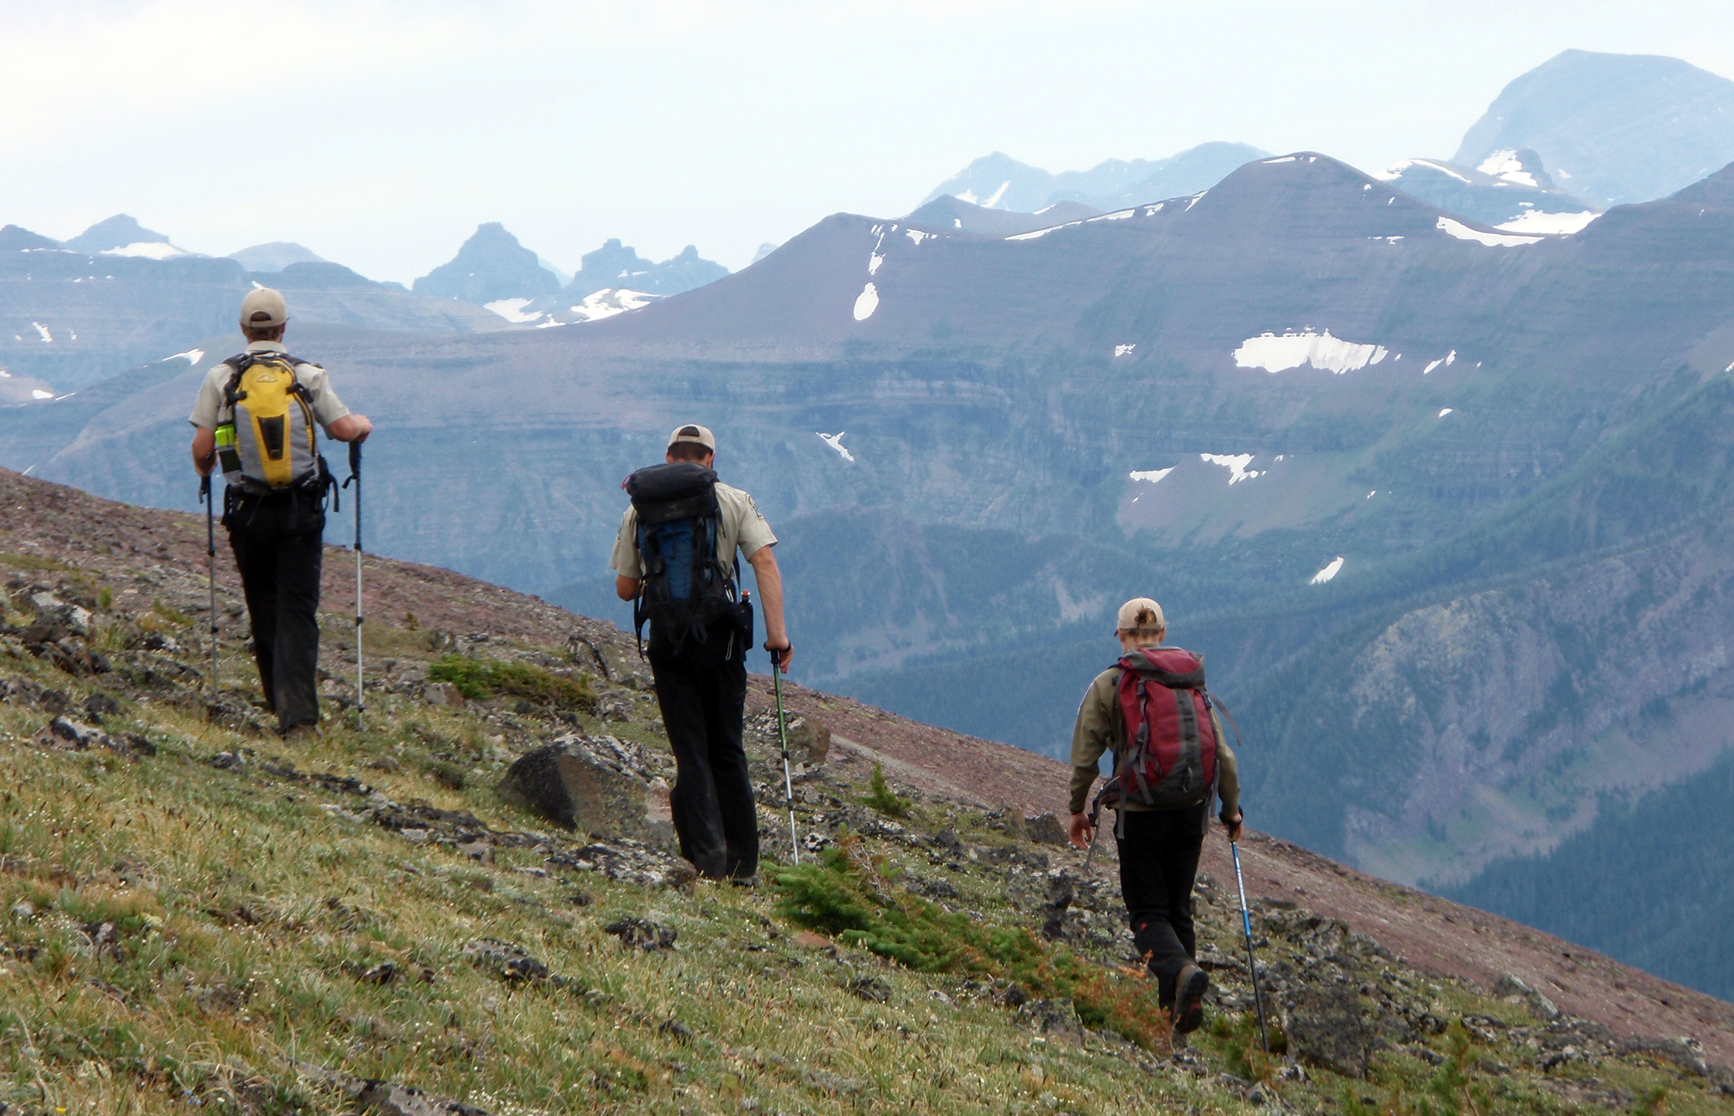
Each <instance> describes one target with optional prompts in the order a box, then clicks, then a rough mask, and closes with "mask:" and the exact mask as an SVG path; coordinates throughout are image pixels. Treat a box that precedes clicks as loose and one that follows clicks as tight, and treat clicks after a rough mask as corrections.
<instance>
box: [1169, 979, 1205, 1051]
mask: <svg viewBox="0 0 1734 1116" xmlns="http://www.w3.org/2000/svg"><path fill="white" fill-rule="evenodd" d="M1208 991H1210V977H1208V976H1206V975H1205V972H1204V970H1203V969H1200V968H1199V967H1198V966H1197V965H1193V964H1191V963H1188V964H1186V965H1184V966H1182V967H1181V969H1180V972H1179V974H1178V975H1177V976H1175V978H1174V1029H1175V1031H1177V1032H1179V1033H1180V1034H1183V1035H1187V1034H1191V1033H1192V1032H1193V1031H1196V1030H1197V1029H1198V1028H1199V1026H1200V1025H1201V1024H1202V1023H1203V1022H1204V994H1205V993H1206V992H1208Z"/></svg>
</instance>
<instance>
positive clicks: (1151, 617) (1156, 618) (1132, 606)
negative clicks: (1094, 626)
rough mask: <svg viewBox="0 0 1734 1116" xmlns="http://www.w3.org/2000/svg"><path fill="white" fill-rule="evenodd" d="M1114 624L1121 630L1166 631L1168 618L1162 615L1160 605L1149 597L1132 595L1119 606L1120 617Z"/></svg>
mask: <svg viewBox="0 0 1734 1116" xmlns="http://www.w3.org/2000/svg"><path fill="white" fill-rule="evenodd" d="M1140 620H1142V621H1143V623H1139V621H1140ZM1114 626H1115V627H1117V628H1119V629H1120V630H1121V631H1123V632H1132V631H1151V630H1159V631H1167V630H1168V618H1167V617H1166V616H1164V615H1162V606H1161V605H1159V604H1157V603H1156V602H1155V601H1153V600H1151V599H1150V598H1149V597H1133V598H1132V599H1131V600H1129V601H1127V602H1126V603H1125V604H1123V605H1121V606H1120V617H1119V619H1118V620H1117V621H1116V622H1115V624H1114Z"/></svg>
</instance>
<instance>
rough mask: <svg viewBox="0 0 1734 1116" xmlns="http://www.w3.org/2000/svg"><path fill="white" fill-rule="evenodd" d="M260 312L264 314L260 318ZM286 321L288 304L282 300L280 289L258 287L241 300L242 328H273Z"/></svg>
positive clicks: (287, 319) (287, 318)
mask: <svg viewBox="0 0 1734 1116" xmlns="http://www.w3.org/2000/svg"><path fill="white" fill-rule="evenodd" d="M261 314H264V315H266V316H265V317H263V318H261V317H260V316H259V315H261ZM288 321H289V304H288V303H287V302H284V301H283V292H282V291H274V290H272V289H271V288H270V287H258V288H256V289H254V290H251V291H248V292H247V297H246V298H243V299H242V300H241V328H242V329H274V328H275V327H277V326H280V325H284V324H286V323H287V322H288Z"/></svg>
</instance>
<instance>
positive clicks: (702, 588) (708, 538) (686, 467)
mask: <svg viewBox="0 0 1734 1116" xmlns="http://www.w3.org/2000/svg"><path fill="white" fill-rule="evenodd" d="M626 494H627V495H628V496H630V497H632V506H633V508H634V509H635V510H636V511H637V513H638V540H637V541H638V553H639V556H640V558H641V559H642V560H643V563H644V587H643V591H642V592H641V593H639V595H638V600H637V601H636V602H635V603H634V604H633V608H632V622H633V626H634V629H635V630H636V632H637V633H638V639H639V642H640V645H642V644H643V640H644V623H645V621H647V620H648V621H649V622H650V632H651V638H652V639H653V640H654V641H655V642H656V643H657V644H659V645H661V646H671V645H672V647H673V648H674V649H676V650H678V649H679V647H680V645H681V644H682V643H684V642H685V641H686V639H687V637H688V636H691V637H693V638H695V639H697V640H700V641H703V640H704V639H705V638H706V635H707V633H708V632H709V629H710V627H711V625H712V624H713V623H715V622H716V621H717V620H719V619H721V618H723V617H725V616H728V615H730V614H731V613H732V612H733V611H734V610H735V609H736V605H737V601H738V599H739V594H738V593H737V592H736V589H735V583H734V579H733V578H732V577H730V576H729V575H728V574H727V573H725V572H724V571H723V566H722V562H721V560H720V558H719V556H718V554H717V547H718V542H717V540H718V528H719V525H720V522H721V519H722V508H721V506H720V505H719V504H718V503H717V498H716V471H715V470H714V469H707V468H705V467H704V466H702V465H698V464H694V463H692V462H685V461H682V462H675V463H672V464H665V465H651V466H648V467H647V468H643V469H640V470H638V472H636V473H633V474H632V475H631V476H630V477H627V478H626Z"/></svg>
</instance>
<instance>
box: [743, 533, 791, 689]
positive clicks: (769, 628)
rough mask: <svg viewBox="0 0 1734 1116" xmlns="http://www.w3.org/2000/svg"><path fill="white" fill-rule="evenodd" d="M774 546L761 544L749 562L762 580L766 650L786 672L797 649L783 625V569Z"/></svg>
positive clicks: (761, 594)
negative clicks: (780, 567)
mask: <svg viewBox="0 0 1734 1116" xmlns="http://www.w3.org/2000/svg"><path fill="white" fill-rule="evenodd" d="M774 549H775V546H774V544H773V545H772V546H761V547H759V548H758V549H757V550H755V551H753V553H752V557H750V558H748V559H747V561H748V562H750V563H752V567H753V577H754V579H755V580H757V581H758V583H759V605H760V606H761V607H762V608H763V609H764V610H765V650H766V651H769V652H770V653H771V657H772V658H773V659H776V660H778V662H779V664H780V665H781V667H782V670H783V673H784V674H787V673H789V661H790V660H791V659H793V658H794V657H795V652H794V650H793V649H791V648H790V646H789V632H788V629H786V628H785V627H783V572H782V571H781V570H779V569H778V568H777V556H776V555H775V554H773V553H772V551H773V550H774ZM779 652H781V654H779Z"/></svg>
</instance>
